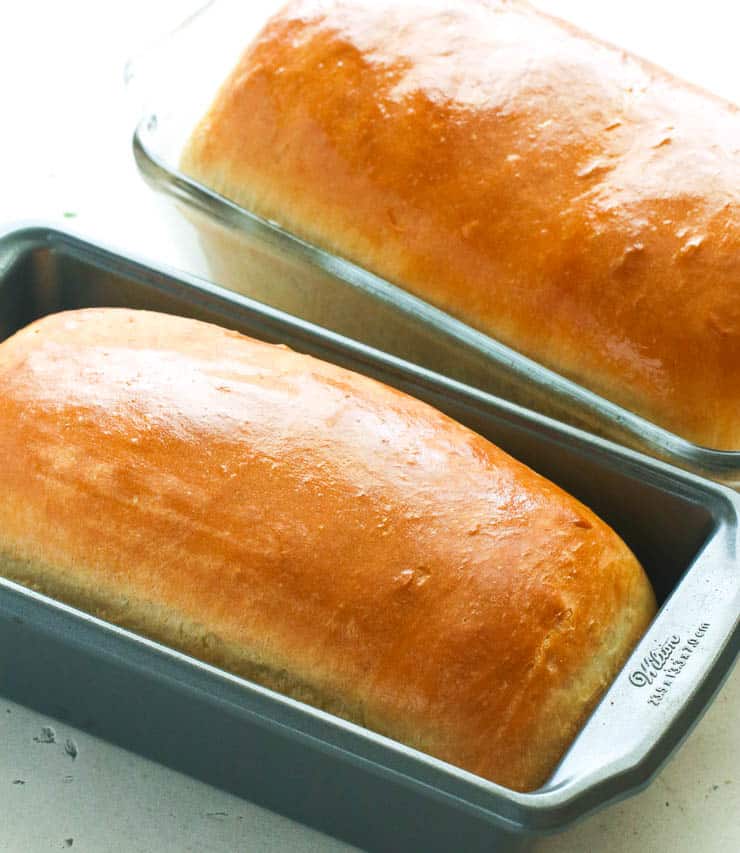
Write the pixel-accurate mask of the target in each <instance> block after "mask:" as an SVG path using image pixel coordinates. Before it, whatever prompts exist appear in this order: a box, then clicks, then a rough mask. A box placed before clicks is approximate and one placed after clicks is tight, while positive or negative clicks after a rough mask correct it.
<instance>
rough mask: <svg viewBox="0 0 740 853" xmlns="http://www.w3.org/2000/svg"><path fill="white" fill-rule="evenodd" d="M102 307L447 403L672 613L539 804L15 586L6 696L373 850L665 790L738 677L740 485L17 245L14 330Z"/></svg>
mask: <svg viewBox="0 0 740 853" xmlns="http://www.w3.org/2000/svg"><path fill="white" fill-rule="evenodd" d="M96 305H119V306H121V305H122V306H130V307H136V308H148V309H155V310H159V311H167V312H172V313H177V314H182V315H187V316H193V317H198V318H201V319H204V320H209V321H212V322H216V323H220V324H223V325H226V326H229V327H232V328H235V329H238V330H240V331H242V332H245V333H247V334H249V335H252V336H254V337H257V338H261V339H264V340H267V341H276V342H277V341H279V342H282V343H285V344H287V345H289V346H291V347H293V348H295V349H297V350H301V351H304V352H307V353H311V354H312V355H316V356H319V357H321V358H324V359H327V360H329V361H333V362H336V363H337V364H342V365H344V366H347V367H350V368H353V369H355V370H357V371H359V372H361V373H365V374H367V375H369V376H373V377H375V378H377V379H380V380H382V381H383V382H386V383H387V384H389V385H393V386H395V387H397V388H400V389H402V390H404V391H406V392H408V393H410V394H413V395H415V396H417V397H419V398H421V399H424V400H427V401H428V402H430V403H432V404H433V405H435V406H437V407H439V408H440V409H443V410H444V411H446V412H447V413H449V414H450V415H452V416H453V417H455V418H457V419H458V420H460V421H462V422H463V423H465V424H467V425H469V426H470V427H472V428H473V429H475V430H477V431H478V432H480V433H481V434H483V435H485V436H487V437H488V438H490V439H492V440H493V441H495V442H496V443H497V444H499V445H500V446H502V447H503V448H505V449H506V450H507V451H509V452H510V453H512V454H513V455H514V456H516V457H518V458H519V459H521V460H523V461H524V462H526V463H527V464H529V465H531V466H532V467H533V468H535V469H537V470H538V471H540V472H541V473H542V474H545V475H546V476H548V477H550V478H551V479H553V480H555V481H556V482H557V483H559V484H560V485H561V486H563V487H564V488H565V489H567V490H568V491H570V492H572V493H573V494H575V495H576V496H577V497H579V498H580V499H581V500H583V501H584V502H585V503H586V504H588V505H590V506H591V507H593V508H594V509H595V510H596V511H597V512H598V513H599V514H600V515H601V516H602V517H603V518H604V519H606V521H608V522H609V523H610V524H611V525H613V526H614V527H615V528H616V530H617V531H618V532H619V533H620V534H621V535H622V536H623V537H624V539H625V540H626V541H627V542H628V543H629V545H630V546H631V547H632V548H633V549H634V551H635V552H636V554H637V555H638V557H639V558H640V559H641V560H642V562H643V564H644V565H645V567H646V569H647V571H648V574H649V575H650V577H651V579H652V582H653V584H654V586H655V588H656V591H657V594H658V596H659V599H660V600H661V602H662V609H661V611H660V613H659V615H658V616H657V618H656V620H655V622H654V623H653V625H652V626H651V628H650V630H649V632H648V633H647V635H646V636H645V638H644V639H643V641H642V642H641V644H640V645H639V647H638V648H637V649H636V651H635V653H634V654H633V656H632V657H631V659H630V660H629V661H628V663H627V664H626V666H625V667H624V669H623V671H622V672H621V673H620V675H619V676H618V677H617V679H616V681H615V682H614V684H613V685H612V687H611V689H610V690H609V692H608V693H607V695H606V696H605V698H604V699H603V701H602V702H601V704H600V705H599V707H598V708H597V709H596V711H595V712H594V713H593V715H592V716H591V718H590V719H589V721H588V722H587V724H586V726H585V727H584V729H583V731H582V732H581V734H580V735H579V737H578V738H577V740H576V741H575V743H574V744H573V746H572V747H571V749H570V750H569V752H568V753H567V755H566V756H565V758H564V759H563V761H562V763H561V765H560V766H559V768H558V769H557V770H556V772H555V773H554V775H553V776H552V778H551V779H550V780H549V781H548V782H547V784H546V785H545V786H544V787H543V788H541V789H540V790H538V791H536V792H533V793H528V794H521V793H516V792H513V791H510V790H507V789H505V788H502V787H500V786H497V785H494V784H492V783H490V782H487V781H485V780H483V779H481V778H479V777H476V776H474V775H472V774H470V773H466V772H465V771H463V770H460V769H458V768H455V767H452V766H450V765H447V764H445V763H443V762H441V761H438V760H435V759H433V758H431V757H429V756H427V755H424V754H422V753H419V752H417V751H414V750H412V749H409V748H407V747H405V746H403V745H401V744H398V743H396V742H393V741H391V740H389V739H387V738H383V737H380V736H379V735H376V734H374V733H372V732H370V731H367V730H365V729H362V728H361V727H359V726H355V725H352V724H350V723H347V722H345V721H342V720H339V719H337V718H335V717H332V716H331V715H328V714H326V713H323V712H321V711H318V710H315V709H313V708H311V707H308V706H306V705H303V704H301V703H299V702H296V701H293V700H291V699H287V698H285V697H282V696H280V695H279V694H276V693H274V692H272V691H270V690H266V689H264V688H262V687H258V686H256V685H254V684H251V683H248V682H246V681H244V680H242V679H240V678H237V677H234V676H231V675H228V674H226V673H224V672H222V671H219V670H217V669H215V668H214V667H211V666H207V665H205V664H203V663H200V662H198V661H195V660H193V659H190V658H188V657H186V656H185V655H182V654H180V653H177V652H175V651H172V650H170V649H168V648H165V647H162V646H160V645H158V644H156V643H153V642H151V641H148V640H146V639H143V638H141V637H139V636H136V635H134V634H132V633H130V632H127V631H124V630H121V629H119V628H116V627H114V626H112V625H109V624H107V623H105V622H103V621H101V620H99V619H95V618H92V617H90V616H88V615H85V614H84V613H81V612H79V611H76V610H74V609H72V608H70V607H67V606H65V605H63V604H60V603H58V602H55V601H53V600H50V599H48V598H45V597H44V596H41V595H39V594H37V593H35V592H33V591H30V590H27V589H25V588H22V587H20V586H18V585H15V584H13V583H10V582H8V581H4V580H0V693H2V694H4V695H6V696H7V697H9V698H12V699H15V700H16V701H20V702H23V703H25V704H27V705H31V706H32V707H36V708H38V709H40V710H42V711H44V712H45V713H48V714H51V715H54V716H56V717H58V718H61V719H63V720H65V721H66V722H69V723H71V724H73V725H76V726H78V727H81V728H84V729H88V730H93V731H94V732H95V733H96V734H98V735H100V736H102V737H105V738H108V739H110V740H112V741H114V742H117V743H119V744H122V745H124V746H126V747H128V748H129V749H133V750H136V751H138V752H140V753H142V754H145V755H147V756H149V757H150V758H154V759H155V760H158V761H160V762H163V763H165V764H168V765H170V766H172V767H175V768H177V769H179V770H181V771H184V772H186V773H189V774H191V775H194V776H197V777H199V778H201V779H204V780H206V781H208V782H210V783H213V784H216V785H218V786H221V787H223V788H225V789H228V790H230V791H232V792H235V793H237V794H239V795H241V796H243V797H246V798H248V799H251V800H253V801H256V802H258V803H260V804H262V805H265V806H267V807H269V808H272V809H274V810H276V811H279V812H282V813H284V814H287V815H289V816H291V817H293V818H297V819H299V820H301V821H304V822H306V823H309V824H311V825H313V826H315V827H318V828H320V829H323V830H324V831H327V832H329V833H332V834H334V835H336V836H339V837H341V838H344V839H346V840H349V841H352V842H354V843H356V844H359V845H360V846H362V847H364V848H366V849H369V850H425V851H433V850H466V851H475V850H492V849H497V850H513V849H519V848H520V847H522V846H524V845H526V840H527V838H528V837H531V835H532V834H533V833H539V832H546V831H553V830H557V829H559V828H563V827H565V826H567V825H568V824H570V823H572V822H573V821H574V820H576V819H577V818H579V817H581V816H582V815H584V814H586V813H588V812H590V811H592V810H594V809H597V808H599V807H602V806H604V805H605V804H606V803H608V802H610V801H613V800H615V799H618V798H620V797H624V796H626V795H627V794H628V793H630V792H632V791H634V790H636V789H638V788H639V787H641V786H642V785H644V784H646V783H647V782H648V781H649V779H650V778H651V777H652V775H653V774H654V773H655V772H656V771H657V769H658V768H659V767H660V765H661V764H662V763H663V762H664V761H665V760H666V759H667V758H668V756H669V755H670V753H671V751H672V750H673V749H674V748H675V747H676V746H677V744H678V743H679V742H680V741H681V739H682V738H683V737H684V736H685V735H686V734H687V732H688V731H689V729H690V728H691V726H692V725H693V724H694V723H695V722H696V720H697V719H698V717H699V716H700V715H701V713H702V712H703V710H704V709H705V708H706V706H707V704H708V703H709V702H710V700H711V698H712V696H713V694H714V692H715V691H716V689H717V688H718V686H719V685H720V683H721V681H722V679H723V678H724V677H725V676H726V675H727V673H728V671H729V669H730V667H731V665H732V663H733V661H734V659H735V657H736V655H737V651H738V640H739V633H738V613H739V612H740V566H739V565H738V557H737V553H736V552H737V545H738V510H739V509H740V496H738V495H737V494H736V493H734V492H733V491H731V490H729V489H726V488H724V487H722V486H720V485H717V484H714V483H710V482H708V481H704V480H701V479H699V478H697V477H695V476H693V475H691V474H689V473H686V472H682V471H680V470H678V469H676V468H671V467H669V466H667V465H665V464H663V463H660V462H657V461H655V460H651V459H649V458H648V457H644V456H640V455H638V454H636V453H634V452H632V451H630V450H627V449H624V448H621V447H618V446H616V445H613V444H610V443H608V442H606V441H604V440H602V439H598V438H594V437H592V436H589V435H587V434H585V433H582V432H579V431H577V430H575V429H573V428H571V427H568V426H563V425H560V424H558V423H556V422H554V421H552V420H549V419H548V418H546V417H543V416H541V415H538V414H534V413H532V412H529V411H527V410H524V409H522V408H519V407H517V406H516V405H514V404H512V403H509V402H505V401H502V400H500V399H497V398H495V397H492V396H489V395H487V394H485V393H483V392H481V391H476V390H473V389H471V388H468V387H465V386H463V385H460V384H458V383H456V382H454V381H452V380H450V379H446V378H444V377H441V376H437V375H435V374H432V373H430V372H428V371H425V370H423V369H421V368H418V367H414V366H412V365H409V364H406V363H404V362H401V361H399V360H398V359H396V358H394V357H392V356H388V355H384V354H382V353H380V352H376V351H373V350H371V349H369V348H367V347H366V346H363V345H361V344H358V343H355V342H352V341H350V340H347V339H343V338H341V337H339V336H337V335H335V334H333V333H330V332H327V331H325V330H322V329H320V328H317V327H315V326H311V325H309V324H307V323H306V322H304V321H301V320H297V319H294V318H291V317H288V316H286V315H284V314H281V313H280V312H278V311H276V310H274V309H271V308H267V307H265V306H262V305H259V304H257V303H254V302H251V301H250V300H248V299H246V298H244V297H242V296H238V295H235V294H233V293H230V292H228V291H224V290H221V289H220V288H217V287H215V286H213V285H210V284H207V283H205V282H202V281H199V280H197V279H194V278H191V277H187V276H184V275H176V274H173V273H171V272H167V271H164V270H161V269H157V268H155V267H151V266H146V265H144V264H142V263H139V262H137V261H135V260H132V259H129V258H125V257H121V256H119V255H116V254H113V253H112V252H110V251H107V250H105V249H103V248H101V247H99V246H95V245H91V244H89V243H85V242H83V241H82V240H80V239H78V238H76V237H73V236H71V235H69V234H66V233H62V232H60V231H56V230H50V229H48V228H44V227H38V226H37V227H27V228H23V229H18V230H15V231H8V232H5V233H3V234H0V337H2V338H4V337H6V336H7V335H10V334H11V333H12V332H14V331H15V330H16V329H18V328H19V327H21V326H23V325H25V324H27V323H28V322H30V321H32V320H33V319H34V318H37V317H39V316H41V315H44V314H47V313H50V312H54V311H60V310H63V309H67V308H75V307H83V306H96ZM0 464H2V462H1V460H0ZM0 499H1V498H0ZM101 535H105V531H104V528H103V529H101ZM0 574H2V571H1V567H0Z"/></svg>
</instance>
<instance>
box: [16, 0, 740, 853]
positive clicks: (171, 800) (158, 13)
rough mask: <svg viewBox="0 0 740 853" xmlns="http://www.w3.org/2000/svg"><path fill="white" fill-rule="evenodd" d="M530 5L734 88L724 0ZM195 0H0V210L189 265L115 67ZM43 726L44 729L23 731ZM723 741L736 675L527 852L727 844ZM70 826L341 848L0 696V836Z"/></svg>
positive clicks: (127, 842)
mask: <svg viewBox="0 0 740 853" xmlns="http://www.w3.org/2000/svg"><path fill="white" fill-rule="evenodd" d="M245 2H249V0H245ZM538 5H539V6H541V7H543V8H546V9H547V10H549V11H553V12H556V13H557V14H560V15H562V16H563V17H569V18H571V20H574V21H576V22H578V23H580V24H581V25H583V26H584V27H586V28H588V29H590V30H591V31H592V32H595V33H597V34H599V35H601V36H602V37H604V38H607V39H608V40H610V41H613V42H616V43H619V44H620V45H622V46H624V47H627V48H629V49H632V50H634V51H636V52H638V53H641V54H643V55H644V56H647V57H648V58H650V59H652V60H653V61H655V62H658V63H659V64H663V65H665V66H667V67H668V68H670V69H671V70H673V71H675V72H677V73H679V74H681V75H682V76H684V77H686V78H688V79H691V80H692V81H694V82H696V83H699V84H701V85H703V86H705V87H707V88H710V89H713V90H715V91H717V92H718V93H720V94H723V95H724V96H725V97H727V98H730V99H733V100H735V101H736V102H738V103H740V55H739V54H738V32H739V31H740V26H739V25H740V10H739V9H738V4H737V3H735V2H732V0H727V2H721V0H704V2H703V3H695V2H679V0H673V2H669V0H651V2H647V0H642V2H635V1H634V0H603V1H602V2H588V0H539V3H538ZM196 6H197V2H192V0H191V2H188V0H167V1H166V2H160V3H155V2H151V0H149V2H143V0H128V2H126V3H85V2H81V0H70V2H65V3H52V2H46V3H44V2H40V0H32V2H25V3H17V2H9V0H0V96H1V100H0V104H1V105H2V124H1V130H2V133H0V222H1V223H5V222H8V221H11V220H18V219H24V218H34V219H39V218H43V219H45V220H47V221H51V222H57V223H59V224H64V225H65V226H67V227H71V228H72V229H73V230H75V231H78V232H79V233H82V234H83V235H89V236H92V237H95V238H98V239H101V240H103V241H105V242H106V243H108V244H111V245H113V246H117V247H120V248H123V249H127V250H130V251H134V252H136V253H138V254H140V255H144V256H149V257H151V258H154V259H156V260H158V261H160V262H164V263H170V264H174V265H175V266H180V267H183V268H188V269H190V270H191V271H194V272H201V271H202V268H201V267H200V265H199V257H198V254H197V252H195V251H193V248H192V247H191V246H187V245H182V244H181V243H179V242H178V241H177V240H175V239H174V238H173V236H172V232H171V230H170V228H169V225H168V222H167V219H166V217H163V216H162V210H161V208H160V205H159V203H155V201H154V199H153V198H152V197H151V194H150V191H149V190H148V189H147V188H146V187H145V186H144V184H143V183H142V182H141V180H140V179H139V178H138V176H137V174H136V171H135V167H134V165H133V161H132V159H131V156H130V135H131V130H132V126H133V121H134V119H135V109H134V107H133V105H132V103H131V102H130V100H127V96H126V94H125V91H124V86H123V73H122V72H123V66H124V63H125V61H126V60H127V59H128V58H129V57H130V56H132V55H134V54H136V53H138V52H139V51H140V50H142V49H145V48H146V46H147V45H148V44H150V43H151V42H152V41H153V39H154V38H155V37H156V35H157V34H159V33H162V32H164V31H166V30H167V29H168V28H169V27H170V26H171V25H172V24H174V23H176V22H177V21H178V20H179V19H180V18H182V17H183V16H184V15H185V14H186V13H187V12H188V11H190V10H191V9H193V8H195V7H196ZM65 213H67V214H69V213H73V214H74V216H73V217H66V216H65ZM47 724H51V725H53V726H54V727H55V729H56V734H57V740H58V741H59V743H56V744H43V743H36V742H34V737H38V736H39V734H40V732H41V726H42V725H47ZM67 737H72V738H74V740H75V741H76V743H77V745H78V747H79V755H78V756H77V758H76V759H75V760H74V761H73V760H72V759H71V758H70V756H68V755H67V754H65V752H64V749H63V746H62V745H61V744H63V743H64V740H65V738H67ZM739 747H740V673H738V672H736V673H735V674H734V675H733V676H731V678H730V680H729V682H728V683H727V685H726V686H725V688H724V689H723V691H722V692H721V693H720V695H719V697H718V699H717V700H716V702H715V704H714V705H713V707H712V708H711V710H710V711H709V713H708V714H707V715H706V717H705V718H704V720H703V721H702V722H701V723H700V724H699V726H698V727H697V728H696V729H695V731H694V732H693V733H692V735H691V736H690V737H689V739H688V741H687V742H686V744H685V745H684V746H683V748H682V749H681V751H680V752H679V754H678V755H677V756H676V758H675V759H674V760H673V761H672V762H671V764H670V765H669V766H668V767H667V768H666V769H665V770H664V771H663V772H662V773H661V774H660V776H659V777H658V779H657V780H656V781H655V782H654V783H653V785H652V786H651V787H650V788H649V789H648V790H647V791H645V792H643V793H642V794H641V795H639V796H637V797H635V798H633V799H631V800H629V801H627V802H625V803H623V804H622V805H619V806H616V807H613V808H611V809H609V810H607V811H605V812H603V813H601V814H599V815H596V816H594V817H592V818H590V819H589V820H587V821H585V822H584V823H583V824H582V825H580V826H578V827H576V828H574V829H572V830H571V831H570V832H568V833H566V834H565V835H563V836H561V837H559V838H554V839H546V840H543V841H540V842H538V844H537V847H536V849H537V851H538V853H555V851H559V853H560V852H561V853H565V851H580V850H583V851H603V852H604V853H617V851H634V853H637V851H639V853H642V851H661V852H662V851H666V853H668V851H670V853H673V851H676V853H689V851H691V853H693V852H694V851H699V850H700V851H702V853H736V851H738V850H740V817H739V814H740V773H739V772H738V757H739V756H740V749H739ZM16 780H23V783H24V784H20V783H16ZM70 838H71V839H74V840H73V846H72V847H71V849H72V850H73V851H86V853H87V851H94V853H98V852H99V851H100V853H105V851H118V850H125V851H146V853H149V852H150V851H152V853H154V851H156V853H169V851H188V850H193V851H217V852H218V853H227V851H236V850H249V851H334V850H337V851H339V850H345V849H349V848H347V847H346V846H345V845H343V844H341V843H339V842H337V841H334V840H332V839H329V838H327V837H326V836H322V835H319V834H318V833H315V832H312V831H311V830H308V829H306V828H304V827H301V826H299V825H297V824H295V823H291V822H290V821H287V820H285V819H284V818H281V817H278V816H276V815H273V814H271V813H270V812H267V811H264V810H263V809H259V808H257V807H255V806H253V805H251V804H249V803H246V802H243V801H241V800H238V799H236V798H234V797H230V796H229V795H226V794H224V793H223V792H220V791H217V790H215V789H213V788H210V787H208V786H205V785H203V784H201V783H199V782H196V781H194V780H191V779H188V778H186V777H183V776H181V775H179V774H176V773H174V772H172V771H170V770H167V769H165V768H163V767H159V766H157V765H154V764H152V763H150V762H147V761H145V760H143V759H141V758H138V757H135V756H133V755H130V754H128V753H125V752H123V751H122V750H120V749H117V748H115V747H113V746H111V745H109V744H105V743H102V742H100V741H98V740H96V739H95V738H93V737H91V736H89V735H85V734H83V733H80V732H74V731H72V730H70V729H69V728H68V727H65V726H61V725H59V724H56V723H55V722H54V721H50V720H47V719H44V718H41V717H40V716H38V715H37V714H35V713H32V712H30V711H28V710H26V709H24V708H21V707H19V706H16V705H12V704H10V703H8V702H4V701H3V700H2V697H1V696H0V851H11V853H35V851H43V850H57V849H70V848H69V847H68V846H67V845H66V839H70Z"/></svg>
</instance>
